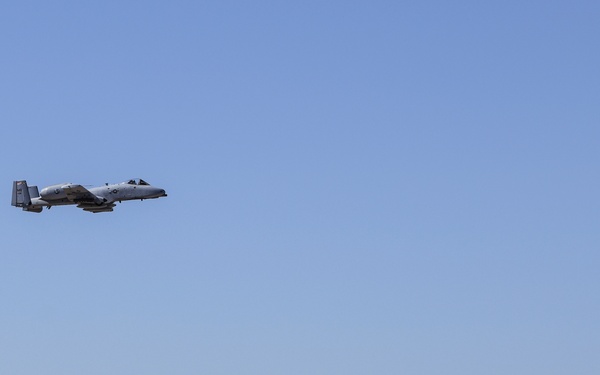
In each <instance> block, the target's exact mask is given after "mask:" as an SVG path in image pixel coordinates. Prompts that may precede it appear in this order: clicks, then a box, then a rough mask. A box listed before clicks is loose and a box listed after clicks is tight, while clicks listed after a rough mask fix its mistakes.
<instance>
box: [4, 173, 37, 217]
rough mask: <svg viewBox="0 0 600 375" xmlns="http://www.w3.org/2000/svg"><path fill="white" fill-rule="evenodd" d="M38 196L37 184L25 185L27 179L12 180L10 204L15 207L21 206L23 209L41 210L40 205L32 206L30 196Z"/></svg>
mask: <svg viewBox="0 0 600 375" xmlns="http://www.w3.org/2000/svg"><path fill="white" fill-rule="evenodd" d="M32 196H33V198H37V197H39V196H40V194H39V192H38V188H37V186H31V187H29V186H27V181H25V180H21V181H13V192H12V202H11V204H12V205H13V206H15V207H23V211H31V212H42V207H41V206H37V207H36V206H32V205H31V198H32Z"/></svg>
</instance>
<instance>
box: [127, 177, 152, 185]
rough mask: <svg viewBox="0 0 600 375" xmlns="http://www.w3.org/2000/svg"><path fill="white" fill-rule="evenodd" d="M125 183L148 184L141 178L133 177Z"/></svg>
mask: <svg viewBox="0 0 600 375" xmlns="http://www.w3.org/2000/svg"><path fill="white" fill-rule="evenodd" d="M127 185H150V184H149V183H147V182H146V181H144V180H142V179H141V178H134V179H132V180H129V181H127Z"/></svg>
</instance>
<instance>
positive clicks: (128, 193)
mask: <svg viewBox="0 0 600 375" xmlns="http://www.w3.org/2000/svg"><path fill="white" fill-rule="evenodd" d="M166 196H167V193H165V191H164V189H161V188H157V187H154V186H150V184H148V183H147V182H146V181H144V180H142V179H139V178H137V179H133V180H129V181H127V182H122V183H120V184H112V185H109V184H106V185H104V186H99V187H93V188H89V189H87V188H85V187H83V186H81V185H77V184H71V183H64V184H58V185H52V186H48V187H45V188H43V189H42V191H41V192H39V191H38V188H37V186H27V181H25V180H22V181H14V182H13V194H12V205H13V206H15V207H23V211H29V212H38V213H39V212H42V209H43V208H44V207H47V208H48V209H50V207H52V206H64V205H69V204H76V205H77V207H79V208H82V209H83V210H84V211H88V212H93V213H98V212H111V211H112V210H113V207H114V206H116V202H119V203H121V201H130V200H136V199H139V200H142V201H143V200H144V199H152V198H160V197H166Z"/></svg>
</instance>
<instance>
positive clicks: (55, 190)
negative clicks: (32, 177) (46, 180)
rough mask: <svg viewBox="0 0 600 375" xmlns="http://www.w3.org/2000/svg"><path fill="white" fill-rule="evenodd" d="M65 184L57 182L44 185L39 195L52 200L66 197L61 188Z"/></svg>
mask: <svg viewBox="0 0 600 375" xmlns="http://www.w3.org/2000/svg"><path fill="white" fill-rule="evenodd" d="M63 185H66V184H58V185H51V186H46V187H45V188H43V189H42V191H41V192H40V197H41V198H42V199H43V200H45V201H48V200H50V201H52V200H55V199H64V198H66V197H67V193H65V191H64V190H63V188H62V186H63Z"/></svg>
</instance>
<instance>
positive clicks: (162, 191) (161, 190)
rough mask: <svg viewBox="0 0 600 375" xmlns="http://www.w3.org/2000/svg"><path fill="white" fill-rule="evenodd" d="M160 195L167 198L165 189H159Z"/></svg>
mask: <svg viewBox="0 0 600 375" xmlns="http://www.w3.org/2000/svg"><path fill="white" fill-rule="evenodd" d="M160 193H161V194H162V196H163V197H166V196H167V192H166V191H165V189H160Z"/></svg>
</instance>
